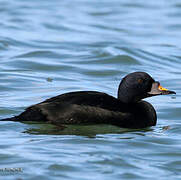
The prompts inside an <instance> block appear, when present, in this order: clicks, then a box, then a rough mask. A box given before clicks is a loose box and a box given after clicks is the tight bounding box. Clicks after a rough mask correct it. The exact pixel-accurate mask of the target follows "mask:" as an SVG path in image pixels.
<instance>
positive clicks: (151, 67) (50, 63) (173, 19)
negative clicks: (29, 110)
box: [0, 0, 181, 180]
mask: <svg viewBox="0 0 181 180" xmlns="http://www.w3.org/2000/svg"><path fill="white" fill-rule="evenodd" d="M180 9H181V3H180V1H179V0H175V1H143V0H140V1H137V2H132V1H130V0H123V1H118V0H113V1H106V0H103V1H95V0H92V1H86V0H85V1H81V0H76V1H71V2H70V1H64V0H62V1H58V0H55V1H42V0H38V1H22V0H16V1H15V0H12V1H5V0H2V1H1V2H0V12H1V22H0V25H1V28H0V59H1V61H0V102H1V103H0V118H5V117H10V116H13V115H16V114H18V113H20V112H22V111H23V110H24V109H25V108H26V107H28V106H30V105H32V104H35V103H38V102H40V101H42V100H45V99H46V98H49V97H52V96H55V95H58V94H61V93H65V92H69V91H76V90H97V91H101V92H106V93H108V94H110V95H113V96H116V95H117V88H118V85H119V82H120V80H121V78H122V77H123V76H125V75H126V74H128V73H130V72H133V71H146V72H148V73H149V74H151V75H152V76H153V77H154V78H155V79H156V80H159V81H160V82H161V84H162V85H163V86H164V87H166V88H168V89H172V90H174V91H176V92H177V95H176V96H164V97H162V96H160V97H153V98H150V99H147V100H148V101H149V102H151V103H152V104H153V105H154V107H155V109H156V111H157V114H158V124H157V126H155V127H151V128H148V129H138V130H129V129H121V128H118V127H115V126H108V125H101V126H96V125H90V126H88V125H84V126H68V127H67V128H65V129H63V128H62V127H55V126H53V125H48V124H39V123H35V124H34V123H33V124H32V123H28V124H27V123H26V124H25V123H18V122H1V125H0V138H1V141H0V147H1V153H0V160H1V165H0V168H6V167H7V168H12V167H20V168H23V172H22V173H17V174H3V173H2V172H0V175H1V176H3V178H6V179H7V180H8V179H9V180H11V179H12V177H13V178H14V177H15V178H16V179H18V178H23V179H51V180H52V179H55V180H56V179H57V180H59V179H60V178H61V179H74V180H75V179H77V180H80V179H83V180H88V179H96V178H97V179H105V180H106V179H153V178H159V179H167V178H168V177H169V178H170V179H180V178H181V175H180V165H181V161H180V155H181V154H180V144H181V141H180V139H181V136H180V132H181V125H180V107H181V103H180V100H181V98H180V79H181V73H180V57H181V56H180V50H181V47H180V32H181V26H180V17H181V13H180ZM92 137H94V138H92Z"/></svg>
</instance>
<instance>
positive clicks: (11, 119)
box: [0, 116, 18, 121]
mask: <svg viewBox="0 0 181 180" xmlns="http://www.w3.org/2000/svg"><path fill="white" fill-rule="evenodd" d="M0 121H18V118H17V116H14V117H11V118H5V119H0Z"/></svg>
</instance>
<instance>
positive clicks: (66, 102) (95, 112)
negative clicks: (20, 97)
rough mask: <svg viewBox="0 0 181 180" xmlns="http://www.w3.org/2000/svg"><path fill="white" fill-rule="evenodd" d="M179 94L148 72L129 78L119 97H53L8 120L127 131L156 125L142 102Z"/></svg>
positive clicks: (153, 115) (148, 106) (151, 111)
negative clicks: (104, 125)
mask: <svg viewBox="0 0 181 180" xmlns="http://www.w3.org/2000/svg"><path fill="white" fill-rule="evenodd" d="M167 94H176V93H175V92H174V91H169V90H167V89H165V88H163V87H162V86H161V85H160V83H159V82H158V81H155V80H154V79H153V78H152V77H151V76H150V75H149V74H147V73H145V72H133V73H130V74H128V75H127V76H125V77H124V78H123V79H122V81H121V83H120V85H119V88H118V97H117V98H115V97H113V96H110V95H108V94H106V93H103V92H97V91H77V92H69V93H65V94H62V95H59V96H55V97H52V98H50V99H47V100H45V101H43V102H41V103H38V104H35V105H32V106H30V107H28V108H27V109H26V110H25V111H24V112H22V113H21V114H20V115H18V116H14V117H12V118H7V119H2V120H4V121H44V122H48V123H52V124H56V125H60V126H61V125H65V124H112V125H117V126H119V127H125V128H144V127H148V126H154V125H156V122H157V115H156V111H155V109H154V107H153V106H152V105H151V104H150V103H148V102H146V101H143V100H142V99H144V98H146V97H151V96H157V95H167Z"/></svg>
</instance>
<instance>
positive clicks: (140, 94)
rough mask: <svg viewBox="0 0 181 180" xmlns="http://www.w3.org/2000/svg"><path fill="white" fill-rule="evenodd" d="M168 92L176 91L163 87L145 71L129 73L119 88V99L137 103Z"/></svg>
mask: <svg viewBox="0 0 181 180" xmlns="http://www.w3.org/2000/svg"><path fill="white" fill-rule="evenodd" d="M167 94H176V93H175V92H174V91H170V90H168V89H166V88H163V87H162V86H161V85H160V83H159V82H158V81H155V80H154V79H153V78H152V77H151V76H150V75H149V74H147V73H145V72H133V73H130V74H128V75H127V76H125V77H124V78H123V79H122V81H121V83H120V85H119V89H118V99H119V100H121V101H122V102H124V103H135V102H138V101H140V100H141V99H144V98H147V97H151V96H157V95H167Z"/></svg>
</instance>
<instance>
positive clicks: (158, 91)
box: [148, 82, 176, 96]
mask: <svg viewBox="0 0 181 180" xmlns="http://www.w3.org/2000/svg"><path fill="white" fill-rule="evenodd" d="M148 94H149V95H150V96H156V95H168V94H176V92H174V91H170V90H168V89H166V88H164V87H162V86H161V85H160V83H159V82H154V83H153V84H152V88H151V91H150V92H148Z"/></svg>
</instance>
